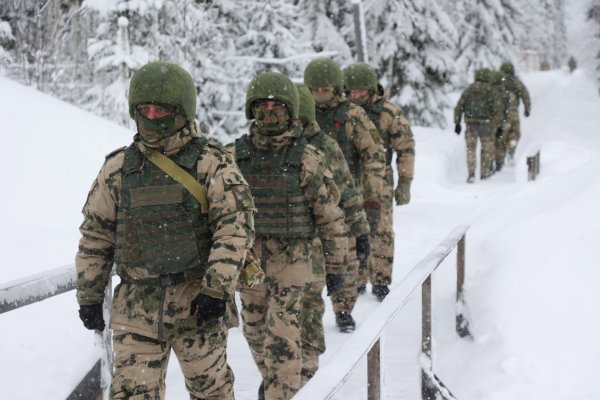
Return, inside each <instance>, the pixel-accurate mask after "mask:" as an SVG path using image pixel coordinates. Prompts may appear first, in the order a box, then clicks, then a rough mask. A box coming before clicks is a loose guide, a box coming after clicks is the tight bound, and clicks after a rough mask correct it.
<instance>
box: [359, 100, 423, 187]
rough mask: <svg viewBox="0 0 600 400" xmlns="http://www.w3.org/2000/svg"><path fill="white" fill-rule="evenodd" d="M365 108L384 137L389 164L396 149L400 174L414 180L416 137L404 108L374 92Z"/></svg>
mask: <svg viewBox="0 0 600 400" xmlns="http://www.w3.org/2000/svg"><path fill="white" fill-rule="evenodd" d="M365 110H366V111H367V115H368V116H369V118H371V120H372V121H373V122H374V123H375V126H376V127H377V129H378V130H379V133H380V135H381V138H382V139H383V144H384V146H385V148H386V162H387V165H390V164H391V162H392V152H393V151H395V152H396V167H397V168H398V176H399V177H401V178H406V179H409V180H412V178H413V175H414V166H415V139H414V137H413V133H412V130H411V129H410V124H409V122H408V119H406V117H405V116H404V112H403V111H402V109H401V108H400V107H399V106H398V105H396V104H394V103H391V102H389V101H387V100H386V99H384V98H383V97H382V96H380V95H378V94H374V95H373V97H372V98H371V101H370V102H369V106H367V107H365Z"/></svg>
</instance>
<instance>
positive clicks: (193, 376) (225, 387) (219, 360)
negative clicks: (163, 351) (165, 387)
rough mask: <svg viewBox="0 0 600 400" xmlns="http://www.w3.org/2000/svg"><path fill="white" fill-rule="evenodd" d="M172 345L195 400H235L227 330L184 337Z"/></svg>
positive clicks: (192, 399) (177, 339)
mask: <svg viewBox="0 0 600 400" xmlns="http://www.w3.org/2000/svg"><path fill="white" fill-rule="evenodd" d="M223 328H224V327H223ZM170 342H171V345H172V347H173V350H174V352H175V355H176V356H177V359H178V361H179V365H180V366H181V371H182V372H183V376H184V377H185V387H186V388H187V390H188V392H189V393H190V399H191V400H221V399H223V400H233V398H234V397H233V372H232V371H231V368H230V367H229V365H228V364H227V353H226V346H227V330H226V329H220V330H218V331H216V332H212V333H206V334H204V335H199V334H197V333H195V331H194V334H189V335H183V336H180V337H176V338H174V339H172V340H171V341H170Z"/></svg>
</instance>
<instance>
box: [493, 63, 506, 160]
mask: <svg viewBox="0 0 600 400" xmlns="http://www.w3.org/2000/svg"><path fill="white" fill-rule="evenodd" d="M491 77H492V79H491V82H492V86H494V88H495V89H496V91H495V96H496V97H497V103H498V105H499V107H500V108H499V109H498V110H497V111H496V113H497V120H498V125H497V126H496V128H495V132H496V133H495V134H496V139H495V141H494V156H495V166H494V170H495V171H494V172H500V171H501V170H502V168H503V167H504V160H505V158H506V150H507V147H506V143H505V142H504V130H505V129H508V124H507V122H506V114H507V111H508V103H509V101H510V98H509V95H508V92H507V91H506V90H505V89H504V74H503V73H502V71H492V74H491Z"/></svg>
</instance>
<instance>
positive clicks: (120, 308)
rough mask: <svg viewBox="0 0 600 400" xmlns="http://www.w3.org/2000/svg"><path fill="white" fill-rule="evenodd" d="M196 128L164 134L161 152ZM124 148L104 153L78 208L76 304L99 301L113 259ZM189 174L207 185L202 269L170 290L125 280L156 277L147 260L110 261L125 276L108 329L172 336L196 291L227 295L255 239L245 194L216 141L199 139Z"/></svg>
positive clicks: (186, 321)
mask: <svg viewBox="0 0 600 400" xmlns="http://www.w3.org/2000/svg"><path fill="white" fill-rule="evenodd" d="M197 136H199V133H198V132H197V130H196V128H195V126H194V125H193V124H190V125H189V126H188V127H186V128H185V129H184V130H183V131H182V132H181V133H180V134H178V135H175V136H173V137H172V138H170V141H169V143H168V146H166V148H165V154H166V155H167V156H171V157H172V156H175V155H176V154H177V153H178V152H179V151H181V149H182V148H183V147H185V146H186V145H187V144H188V143H189V142H190V141H191V140H192V139H193V138H194V137H197ZM135 143H136V145H137V146H138V147H139V149H140V150H141V151H145V147H144V145H143V144H142V143H141V142H140V141H139V135H136V137H135ZM124 155H125V152H124V151H117V152H115V153H113V154H111V155H110V156H109V157H108V158H107V160H106V162H105V163H104V165H103V167H102V169H101V170H100V173H99V174H98V177H97V178H96V180H95V181H94V184H93V185H92V189H91V190H90V193H89V194H88V198H87V201H86V204H85V206H84V208H83V215H84V221H83V223H82V224H81V227H80V231H81V234H82V237H81V239H80V241H79V251H78V253H77V256H76V270H77V277H76V287H77V300H78V302H79V304H98V303H102V301H103V299H104V289H105V287H106V285H107V283H108V278H109V276H110V273H111V269H112V266H113V261H114V251H115V245H116V232H117V229H118V221H117V215H118V212H119V198H120V197H121V184H122V176H123V169H122V167H123V161H124ZM147 164H148V163H147ZM196 174H197V177H198V180H199V182H200V183H202V184H203V185H204V187H205V188H206V191H207V197H208V202H209V209H208V224H209V229H210V232H211V233H212V246H211V249H210V255H209V257H208V262H207V266H208V267H207V269H206V272H205V273H204V275H203V276H200V277H199V279H195V280H193V281H190V282H183V283H180V284H178V285H175V286H172V288H175V289H176V290H167V289H165V288H161V287H159V286H151V285H150V286H148V285H141V284H139V285H138V284H130V283H129V282H130V281H134V282H135V281H136V280H138V281H140V282H144V281H145V280H149V279H152V278H155V279H156V278H158V275H153V274H151V273H150V272H149V270H148V269H147V268H139V267H127V266H123V265H117V266H116V267H117V274H118V275H120V276H122V277H125V278H127V279H126V280H127V282H122V283H121V285H120V286H119V287H118V288H117V289H116V290H115V296H114V300H113V307H112V314H111V324H112V327H113V329H115V330H120V331H124V332H133V333H136V334H139V335H143V336H147V337H151V338H157V339H163V338H167V337H171V336H173V335H177V334H179V333H180V332H181V330H182V329H183V330H185V329H192V330H197V327H196V324H195V320H194V319H193V318H190V317H189V313H190V302H191V299H193V298H194V297H196V295H198V294H199V293H201V292H202V293H205V294H207V295H210V296H213V297H220V298H223V297H224V295H225V294H228V295H229V297H230V298H232V297H233V293H234V290H235V286H236V283H237V278H238V274H239V270H240V268H241V266H242V264H243V261H244V257H245V253H246V251H247V249H248V248H250V247H251V246H252V243H253V239H254V222H253V211H254V204H253V200H252V196H251V194H250V190H249V188H248V185H247V183H246V181H245V180H244V178H243V176H242V175H241V173H240V172H239V170H238V169H237V167H236V165H235V163H234V161H233V159H232V158H231V155H230V154H229V153H227V152H226V151H225V150H224V149H223V148H222V147H221V146H220V145H218V144H216V143H213V142H209V143H207V144H206V145H205V146H204V147H203V149H202V152H201V153H200V155H199V156H198V160H197V163H196ZM231 303H233V302H231ZM236 323H237V321H236V320H235V318H234V319H233V320H231V321H225V325H228V326H233V325H235V324H236Z"/></svg>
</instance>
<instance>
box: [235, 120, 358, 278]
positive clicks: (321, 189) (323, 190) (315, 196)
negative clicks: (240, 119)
mask: <svg viewBox="0 0 600 400" xmlns="http://www.w3.org/2000/svg"><path fill="white" fill-rule="evenodd" d="M300 134H301V128H299V126H295V127H294V128H293V129H291V130H288V131H286V132H284V133H283V134H281V135H278V136H263V135H260V134H258V133H257V132H256V127H255V125H254V124H252V126H251V127H250V138H251V141H252V144H253V145H254V146H256V147H257V148H258V149H262V150H273V151H282V150H281V149H283V148H284V147H285V146H287V145H289V144H290V143H291V141H292V140H293V138H294V137H296V136H299V135H300ZM227 148H228V149H229V150H230V151H231V153H232V154H233V157H234V159H235V157H236V148H235V145H234V144H233V143H232V144H229V145H228V146H227ZM301 163H302V166H301V170H300V180H301V182H300V186H301V188H303V190H304V194H305V196H306V198H307V199H308V201H309V203H310V208H311V209H312V213H313V217H314V219H315V224H316V228H317V236H318V237H319V238H320V239H321V242H322V244H323V252H324V254H325V269H326V270H327V273H329V274H341V273H344V271H345V269H346V266H345V263H344V258H345V255H346V254H347V253H348V240H347V237H346V236H347V231H346V228H345V224H344V213H343V211H342V210H341V209H340V208H339V207H338V205H337V203H338V201H339V197H338V196H339V195H338V194H337V193H339V189H338V188H337V187H336V185H335V183H334V181H333V176H332V175H331V172H330V171H329V170H328V169H327V167H326V165H325V161H324V155H323V153H321V152H320V151H319V150H317V149H316V148H315V147H314V146H312V145H310V144H307V145H306V147H305V148H304V153H303V155H302V162H301ZM257 212H259V213H260V210H257ZM267 240H269V241H277V242H279V246H278V248H281V249H285V252H286V256H287V257H289V258H290V259H294V258H295V257H296V253H303V252H305V251H306V250H305V249H306V245H307V240H305V239H282V238H270V239H267ZM257 253H262V252H259V251H257Z"/></svg>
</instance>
